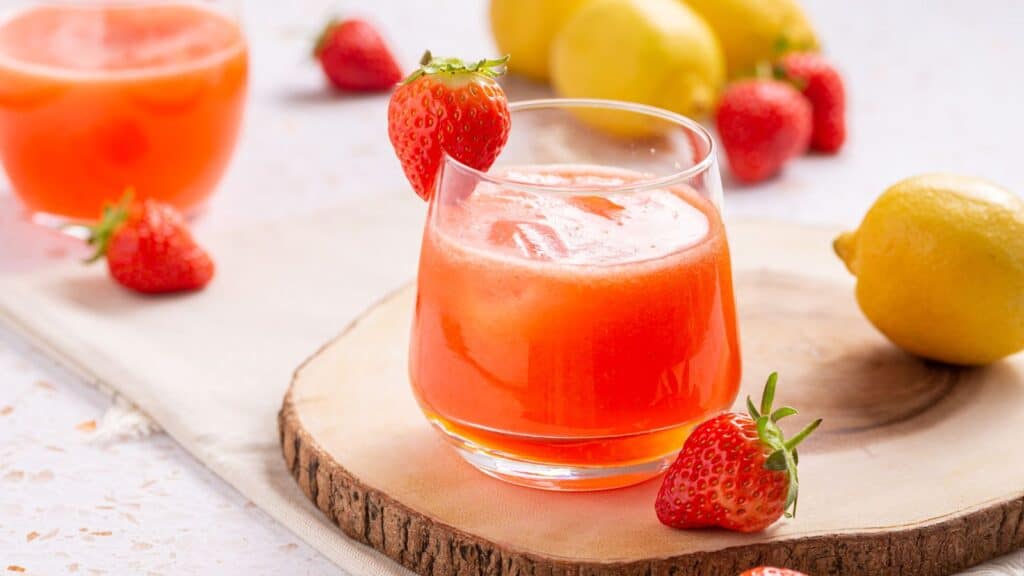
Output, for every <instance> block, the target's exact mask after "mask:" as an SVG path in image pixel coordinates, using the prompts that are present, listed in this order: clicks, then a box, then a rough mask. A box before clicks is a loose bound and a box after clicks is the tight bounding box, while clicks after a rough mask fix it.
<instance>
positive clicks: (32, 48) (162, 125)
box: [0, 0, 248, 218]
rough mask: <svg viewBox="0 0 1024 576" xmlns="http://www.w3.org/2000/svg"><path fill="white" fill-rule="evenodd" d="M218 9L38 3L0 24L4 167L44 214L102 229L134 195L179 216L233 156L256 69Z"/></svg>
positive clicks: (182, 4)
mask: <svg viewBox="0 0 1024 576" xmlns="http://www.w3.org/2000/svg"><path fill="white" fill-rule="evenodd" d="M208 6H210V3H209V2H203V3H200V2H189V1H187V0H177V1H170V0H167V1H144V0H133V1H98V2H39V3H36V4H35V5H33V6H31V7H29V8H27V9H22V10H18V11H15V12H13V13H11V14H9V15H7V16H6V17H5V18H4V19H3V20H0V158H2V160H3V166H4V170H5V171H6V173H7V176H8V177H9V179H10V180H11V182H12V184H13V186H14V190H15V192H16V193H17V194H18V196H19V197H20V198H21V199H22V200H23V201H24V202H25V204H27V205H28V207H29V208H31V209H33V210H37V211H43V212H49V213H53V214H60V215H63V216H71V217H76V218H96V217H98V216H99V213H100V209H101V207H102V205H103V203H104V202H105V201H112V200H117V199H118V198H120V196H121V195H122V193H123V191H124V189H125V188H126V187H134V188H135V190H136V194H137V196H139V197H152V198H156V199H159V200H162V201H164V202H167V203H170V204H173V205H174V206H176V207H178V208H180V209H185V210H187V209H191V208H195V207H196V206H198V205H199V204H200V203H201V202H202V201H203V200H204V199H206V197H207V196H208V195H209V194H210V193H211V192H212V190H213V188H214V186H215V185H216V183H217V181H218V180H219V178H220V176H221V174H222V173H223V171H224V169H225V167H226V165H227V162H228V159H229V158H230V156H231V152H232V149H233V148H234V144H235V138H236V135H237V133H238V127H239V124H240V121H241V117H242V109H243V104H244V100H245V92H246V80H247V74H248V58H247V50H246V44H245V40H244V37H243V35H242V32H241V29H240V28H239V26H238V24H237V23H236V22H235V21H234V20H233V19H232V18H231V17H229V16H227V15H226V14H224V13H222V12H220V11H217V10H215V9H213V8H210V7H208Z"/></svg>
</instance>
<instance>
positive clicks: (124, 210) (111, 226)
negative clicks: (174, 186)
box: [87, 189, 214, 294]
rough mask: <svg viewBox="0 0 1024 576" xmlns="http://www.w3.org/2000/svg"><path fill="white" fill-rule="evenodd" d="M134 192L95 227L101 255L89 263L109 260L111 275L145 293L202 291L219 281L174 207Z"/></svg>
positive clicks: (92, 229) (93, 231)
mask: <svg viewBox="0 0 1024 576" xmlns="http://www.w3.org/2000/svg"><path fill="white" fill-rule="evenodd" d="M132 197H133V193H132V190H131V189H129V190H128V191H127V192H126V193H125V195H124V197H123V198H122V200H121V202H120V203H118V204H116V205H108V206H105V207H104V208H103V216H102V217H101V219H100V221H99V223H97V224H95V225H93V226H91V227H89V239H88V242H89V244H90V245H91V246H94V247H95V249H96V251H95V252H94V254H93V256H92V257H91V258H90V259H89V260H87V262H95V261H97V260H99V259H101V258H104V257H106V259H107V268H108V270H109V271H110V275H111V277H113V278H114V280H116V281H117V282H118V283H119V284H121V285H122V286H125V287H126V288H129V289H131V290H134V291H136V292H141V293H144V294H160V293H166V292H182V291H191V290H199V289H201V288H203V287H204V286H206V284H207V283H209V281H210V279H212V278H213V273H214V264H213V260H212V259H211V258H210V255H209V254H208V253H207V252H206V250H204V249H203V248H202V246H200V245H199V244H198V243H197V242H196V241H195V239H194V238H193V237H192V234H191V233H190V232H189V230H188V227H187V226H186V225H185V220H184V218H182V216H181V214H180V213H179V212H178V211H177V210H175V209H174V207H172V206H169V205H167V204H163V203H161V202H157V201H155V200H143V201H141V202H135V201H133V199H132Z"/></svg>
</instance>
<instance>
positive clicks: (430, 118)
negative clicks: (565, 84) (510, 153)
mask: <svg viewBox="0 0 1024 576" xmlns="http://www.w3.org/2000/svg"><path fill="white" fill-rule="evenodd" d="M507 63H508V56H506V57H504V58H497V59H484V60H477V61H474V62H470V63H466V62H464V61H462V60H459V59H458V58H437V57H434V56H433V55H432V54H431V53H430V52H429V51H427V52H426V53H425V54H424V55H423V58H422V59H421V60H420V67H419V68H418V69H417V70H415V71H414V72H413V73H412V74H410V75H409V77H407V78H406V79H405V80H404V81H403V82H402V84H401V85H400V86H399V87H398V89H397V90H395V92H394V93H393V94H392V95H391V102H390V103H389V105H388V137H389V138H390V140H391V145H392V146H393V147H394V149H395V154H396V155H397V156H398V160H399V161H400V162H401V164H402V169H403V170H404V172H405V175H406V178H408V180H409V183H410V184H412V187H413V190H415V191H416V193H417V194H419V196H420V197H421V198H423V199H425V200H427V199H429V198H430V197H431V196H432V195H433V193H434V188H435V187H436V185H437V175H438V172H439V171H440V169H441V161H442V158H443V156H444V154H448V155H450V156H451V157H452V158H454V159H455V160H457V161H459V162H461V163H462V164H465V165H467V166H469V167H471V168H474V169H476V170H487V169H489V168H490V167H491V165H492V164H494V160H495V159H496V158H497V157H498V154H499V153H500V152H501V149H502V148H503V147H504V146H505V142H506V141H507V140H508V133H509V128H510V124H511V122H510V118H509V116H510V114H509V109H508V99H507V98H506V97H505V92H504V91H503V90H502V89H501V86H499V85H498V83H497V82H496V81H495V78H497V77H499V76H501V75H502V74H503V73H504V72H505V66H506V64H507Z"/></svg>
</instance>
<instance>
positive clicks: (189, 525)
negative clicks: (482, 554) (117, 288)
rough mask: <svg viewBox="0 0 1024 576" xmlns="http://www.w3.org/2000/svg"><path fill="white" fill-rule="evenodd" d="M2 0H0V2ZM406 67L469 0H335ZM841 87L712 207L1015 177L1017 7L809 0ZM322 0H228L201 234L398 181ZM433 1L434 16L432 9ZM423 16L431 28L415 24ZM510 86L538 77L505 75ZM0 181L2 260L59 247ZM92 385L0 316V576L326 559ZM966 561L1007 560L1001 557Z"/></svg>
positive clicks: (472, 16) (808, 218)
mask: <svg viewBox="0 0 1024 576" xmlns="http://www.w3.org/2000/svg"><path fill="white" fill-rule="evenodd" d="M11 2H12V0H0V7H2V6H6V5H10V4H11ZM339 4H341V5H344V6H345V7H346V8H348V9H349V11H351V12H358V13H360V14H364V15H368V16H370V17H371V18H373V19H375V20H377V21H378V22H380V23H381V24H382V27H383V28H385V29H386V31H387V34H388V36H389V37H390V38H391V39H392V41H393V44H394V45H395V48H396V51H397V52H398V53H399V54H400V56H401V58H402V60H403V61H404V62H405V63H407V64H408V63H412V62H414V61H415V60H416V58H417V57H418V55H419V53H420V52H421V51H422V49H423V48H425V47H430V48H432V49H434V51H435V52H436V53H456V54H466V55H470V56H473V55H478V54H483V53H485V52H489V51H491V50H492V48H491V43H490V40H489V33H488V30H487V27H486V24H485V16H484V13H485V6H486V2H484V1H483V0H478V1H475V2H460V1H459V0H445V1H440V0H435V1H433V2H415V3H414V2H401V1H400V0H378V1H375V2H369V1H367V0H363V1H349V2H345V3H340V2H339ZM806 4H807V5H808V10H809V11H810V12H811V14H812V16H813V18H814V20H815V21H816V22H817V24H818V28H819V31H820V33H821V35H822V36H823V37H824V39H825V42H826V44H827V48H828V50H829V51H830V53H831V54H832V56H833V57H834V58H835V60H837V61H838V62H839V63H840V65H841V67H842V68H843V69H844V71H845V72H846V76H847V81H848V84H849V87H850V91H851V103H850V108H851V110H850V114H851V120H852V128H851V131H850V133H851V134H850V136H851V140H850V144H849V146H848V148H847V149H846V150H844V152H843V154H842V155H841V156H840V157H838V158H824V157H810V158H806V159H803V160H801V161H799V162H798V163H797V164H796V165H794V166H792V167H791V168H790V169H789V170H787V172H786V174H785V176H784V177H783V178H781V179H779V180H776V181H774V182H772V183H769V184H766V185H762V186H758V187H753V188H748V189H734V188H733V187H731V186H730V185H729V183H728V182H727V183H726V187H727V192H726V205H727V211H728V214H729V215H730V216H761V217H765V218H772V219H777V220H797V221H801V222H830V223H842V224H847V225H851V224H854V223H855V222H856V221H857V220H858V219H859V218H860V216H861V215H862V213H863V211H864V210H865V209H866V207H867V206H868V204H869V203H870V201H871V200H872V199H873V198H874V196H875V195H877V194H878V193H879V192H881V190H882V189H884V188H885V186H886V185H888V184H890V183H892V182H894V181H895V180H897V179H899V178H901V177H904V176H908V175H911V174H913V173H916V172H921V171H928V170H949V171H957V172H964V173H973V174H977V175H982V176H986V177H988V178H991V179H993V180H995V181H998V182H1001V183H1003V184H1004V185H1006V186H1008V187H1010V188H1012V189H1015V190H1017V191H1019V192H1020V191H1024V168H1022V165H1021V163H1020V160H1019V147H1020V139H1019V138H1020V137H1019V134H1018V133H1019V131H1020V130H1021V127H1024V108H1022V107H1021V106H1020V100H1021V98H1022V97H1024V81H1022V79H1021V75H1020V74H1017V73H1016V70H1015V66H1016V63H1018V62H1020V61H1022V60H1024V36H1022V35H1020V34H1019V31H1020V30H1021V29H1022V28H1024V3H1019V2H1015V1H1014V0H988V1H986V2H983V3H967V2H957V1H955V0H949V1H931V2H923V1H920V2H916V1H915V2H910V1H908V2H885V1H883V0H874V1H870V2H863V3H861V2H858V3H852V2H842V3H840V2H831V1H830V0H817V1H811V0H807V1H806ZM335 8H336V6H335V2H334V1H333V0H302V1H296V2H269V1H266V0H263V1H260V0H249V1H247V2H244V17H245V22H246V27H247V31H248V34H249V37H250V42H251V46H252V58H253V77H252V92H251V96H250V102H249V110H248V113H247V118H246V125H245V129H244V135H243V139H242V143H241V145H240V148H239V150H238V153H237V156H236V158H235V160H234V162H233V164H232V167H231V170H230V172H229V175H228V177H227V178H226V180H225V182H224V184H223V186H222V189H221V191H220V192H219V194H218V196H217V198H216V199H215V200H214V201H213V202H212V204H211V206H210V208H209V210H208V211H207V212H206V214H205V215H204V216H203V217H202V218H201V219H200V220H199V226H200V228H202V229H211V228H219V227H225V226H241V225H249V224H253V223H258V222H261V221H267V220H275V219H278V218H282V217H285V216H291V215H298V214H305V213H310V212H314V211H316V210H317V209H319V208H321V207H324V206H329V205H332V204H335V203H337V202H339V201H341V200H343V199H351V198H365V199H366V201H368V202H369V201H373V198H374V196H375V195H379V194H397V193H408V192H407V190H406V185H405V184H404V181H403V179H402V176H401V172H400V170H399V167H398V164H397V161H395V160H394V159H393V158H392V156H391V154H390V149H389V148H388V145H387V140H386V135H385V130H384V125H385V124H384V122H385V115H384V110H385V106H386V100H385V98H384V97H355V96H335V95H331V94H329V93H328V92H326V91H324V89H323V87H322V83H321V79H320V76H319V71H318V70H317V69H316V67H315V66H314V65H313V63H312V62H311V61H310V60H309V59H308V56H307V55H308V50H309V41H310V38H311V37H312V36H313V35H314V34H315V32H316V31H317V28H318V27H319V25H320V23H321V21H322V20H323V19H324V17H325V16H326V15H329V14H331V13H333V11H334V9H335ZM442 16H443V18H442ZM428 21H430V22H437V24H436V25H434V26H431V27H429V28H428V27H425V26H421V23H423V22H428ZM509 92H510V95H511V97H512V98H517V99H518V98H523V97H527V96H528V95H530V94H535V93H538V92H539V89H537V88H535V87H530V86H525V85H522V84H518V83H517V84H514V85H512V86H510V89H509ZM76 252H77V249H76V248H75V246H74V245H73V243H72V242H71V241H70V240H68V239H65V238H62V237H60V236H58V235H55V234H53V233H50V232H48V231H45V230H41V229H38V228H35V227H32V226H30V225H28V224H26V223H25V222H24V215H23V214H22V213H21V212H20V209H19V208H18V205H17V203H16V202H15V201H14V200H13V199H12V198H11V197H10V196H9V195H8V193H6V192H0V274H10V273H17V272H19V271H25V270H30V269H33V268H35V267H37V266H45V265H46V264H47V262H49V261H51V260H52V259H57V258H69V257H73V256H74V255H75V254H76ZM110 406H111V400H110V398H109V397H108V396H106V395H105V394H104V393H102V392H100V391H97V390H95V389H94V388H92V387H91V386H90V385H89V383H87V382H83V381H82V380H81V379H79V378H77V377H75V376H74V375H72V374H70V373H68V372H66V371H64V370H62V369H61V368H60V367H58V366H56V365H55V364H54V363H53V362H51V361H49V360H48V359H47V358H45V357H43V356H41V355H40V354H38V353H36V352H34V351H32V350H31V349H30V348H29V346H28V345H27V344H26V343H25V342H23V341H21V340H20V339H18V338H17V337H15V336H14V335H13V334H12V333H10V332H6V331H4V330H2V329H0V574H7V573H12V574H13V573H18V572H16V570H17V569H18V568H19V567H20V568H23V569H24V571H25V572H24V573H26V574H63V573H80V574H125V573H132V574H171V573H174V574H211V573H213V574H276V573H287V574H331V573H337V572H338V569H337V568H336V567H334V566H333V565H332V564H330V563H329V562H328V561H327V560H325V559H324V558H323V557H321V556H320V555H319V554H318V553H317V552H315V551H314V550H312V549H311V548H309V547H308V546H306V545H305V544H304V543H302V542H301V541H299V540H298V539H297V538H296V537H295V536H294V535H293V534H291V533H290V532H288V531H287V530H286V529H284V528H282V527H281V526H280V525H278V524H277V523H275V522H274V521H273V520H271V519H270V518H269V517H268V516H266V515H265V514H263V513H262V512H261V511H260V510H258V509H257V508H255V507H254V506H253V505H252V504H251V503H249V502H248V501H247V500H246V499H245V498H244V497H243V496H241V495H239V494H238V493H237V492H235V491H234V490H233V489H231V488H230V487H228V486H227V485H226V484H225V483H224V482H222V481H221V480H220V479H218V478H217V477H215V476H214V475H212V474H211V473H210V472H208V471H207V470H206V469H204V468H203V467H202V466H201V465H199V464H197V463H196V462H195V461H193V460H192V459H191V457H190V456H189V455H188V454H187V453H186V452H184V451H183V450H182V449H181V448H180V447H179V446H178V445H177V444H175V443H174V442H173V441H172V440H170V439H169V438H167V437H166V436H165V435H163V434H160V433H157V434H154V435H151V436H148V437H146V438H142V439H135V440H121V441H105V442H103V441H97V440H96V438H95V436H96V434H95V432H92V431H91V430H92V428H93V426H94V425H95V424H96V423H97V422H99V421H100V420H101V419H102V417H103V415H104V414H105V413H106V412H107V411H108V409H109V408H110ZM972 573H978V574H981V573H988V574H1024V557H1022V555H1014V556H1013V557H1008V558H1005V559H1003V560H1002V561H1001V562H1000V563H994V564H991V565H990V566H989V567H986V568H979V569H976V571H973V572H972Z"/></svg>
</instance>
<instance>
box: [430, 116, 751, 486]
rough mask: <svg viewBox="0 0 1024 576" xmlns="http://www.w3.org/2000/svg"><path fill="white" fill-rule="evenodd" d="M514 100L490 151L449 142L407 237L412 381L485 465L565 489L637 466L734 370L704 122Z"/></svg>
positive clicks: (712, 402) (668, 441) (681, 435)
mask: <svg viewBox="0 0 1024 576" xmlns="http://www.w3.org/2000/svg"><path fill="white" fill-rule="evenodd" d="M573 107H577V108H594V109H597V111H598V112H602V113H603V115H602V117H603V118H605V119H606V120H607V119H608V118H609V115H612V116H613V115H615V114H627V115H641V116H643V115H646V116H645V118H646V120H647V121H649V122H650V123H653V124H658V129H657V130H644V134H643V135H641V136H635V137H631V138H622V137H609V136H607V135H605V133H604V131H597V130H592V129H590V128H588V126H587V125H586V124H584V123H583V122H580V121H579V120H577V118H578V117H580V116H581V113H593V112H595V110H575V111H571V112H570V111H568V109H570V108H573ZM512 110H513V113H512V131H511V138H510V141H509V145H508V147H507V148H506V150H505V152H503V154H502V156H501V157H500V158H499V165H498V167H496V168H493V169H491V170H490V172H488V173H483V172H479V171H476V170H473V169H471V168H469V167H467V166H465V165H461V164H459V163H458V162H455V161H454V160H452V159H451V158H447V159H446V161H445V164H444V167H443V172H442V176H441V178H440V184H439V185H438V189H437V192H436V194H435V196H434V197H433V199H432V201H431V208H430V214H429V216H428V222H427V226H426V231H425V234H424V237H423V245H422V252H421V256H420V272H419V283H418V298H417V302H416V314H415V320H414V326H413V339H412V345H411V351H410V376H411V380H412V385H413V389H414V391H415V394H416V396H417V399H418V400H419V402H420V404H421V406H422V408H423V410H424V412H425V413H426V415H427V417H428V418H429V419H430V420H431V421H432V422H433V423H434V424H435V425H436V426H437V427H438V428H439V429H440V430H442V431H443V432H444V433H445V434H446V436H447V437H448V438H449V439H450V440H451V441H452V442H453V443H454V444H455V445H456V447H457V448H458V449H459V451H460V452H461V453H462V455H463V456H464V457H465V458H466V459H467V460H469V461H470V462H471V463H473V464H474V465H475V466H477V467H478V468H480V469H481V470H483V471H484V472H487V473H489V474H491V475H494V476H497V477H500V478H503V479H505V480H509V481H512V482H515V483H519V484H524V485H529V486H535V487H543V488H552V489H563V490H592V489H602V488H610V487H616V486H622V485H626V484H631V483H635V482H639V481H642V480H644V479H646V478H649V477H651V476H653V475H655V474H657V473H658V472H660V471H661V470H663V469H664V467H665V466H666V465H667V464H668V463H669V462H670V460H671V458H672V457H674V455H675V453H676V452H677V451H678V450H679V448H680V447H681V446H682V444H683V442H684V440H685V439H686V437H687V435H688V434H689V432H690V430H691V429H692V427H693V426H694V425H696V424H697V423H699V422H701V421H703V420H704V419H706V418H707V417H708V416H709V415H711V414H713V413H715V412H718V411H721V410H724V409H726V408H728V407H729V406H730V405H731V404H732V401H733V400H734V398H735V396H736V393H737V389H738V384H739V379H740V355H739V343H738V338H737V328H736V312H735V307H734V303H733V287H732V274H731V270H730V260H729V248H728V244H727V242H726V234H725V229H724V226H723V224H722V220H721V218H720V216H719V211H718V206H717V202H718V200H719V196H720V188H719V186H720V184H719V182H718V175H717V169H716V168H715V165H714V157H713V150H712V145H711V141H710V139H709V138H708V136H707V134H706V133H705V132H704V131H703V130H702V129H701V128H700V127H699V126H698V125H696V124H694V123H692V122H690V121H688V120H686V119H684V118H681V117H677V116H675V115H672V114H669V113H667V112H662V111H658V110H656V109H652V108H646V107H641V106H634V105H625V104H619V103H609V102H601V101H559V100H552V101H536V102H527V103H521V104H519V105H513V106H512ZM636 125H637V124H635V123H634V126H636ZM555 142H558V143H559V145H555ZM566 159H571V160H573V161H572V162H564V161H563V160H566ZM553 160H558V161H553Z"/></svg>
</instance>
